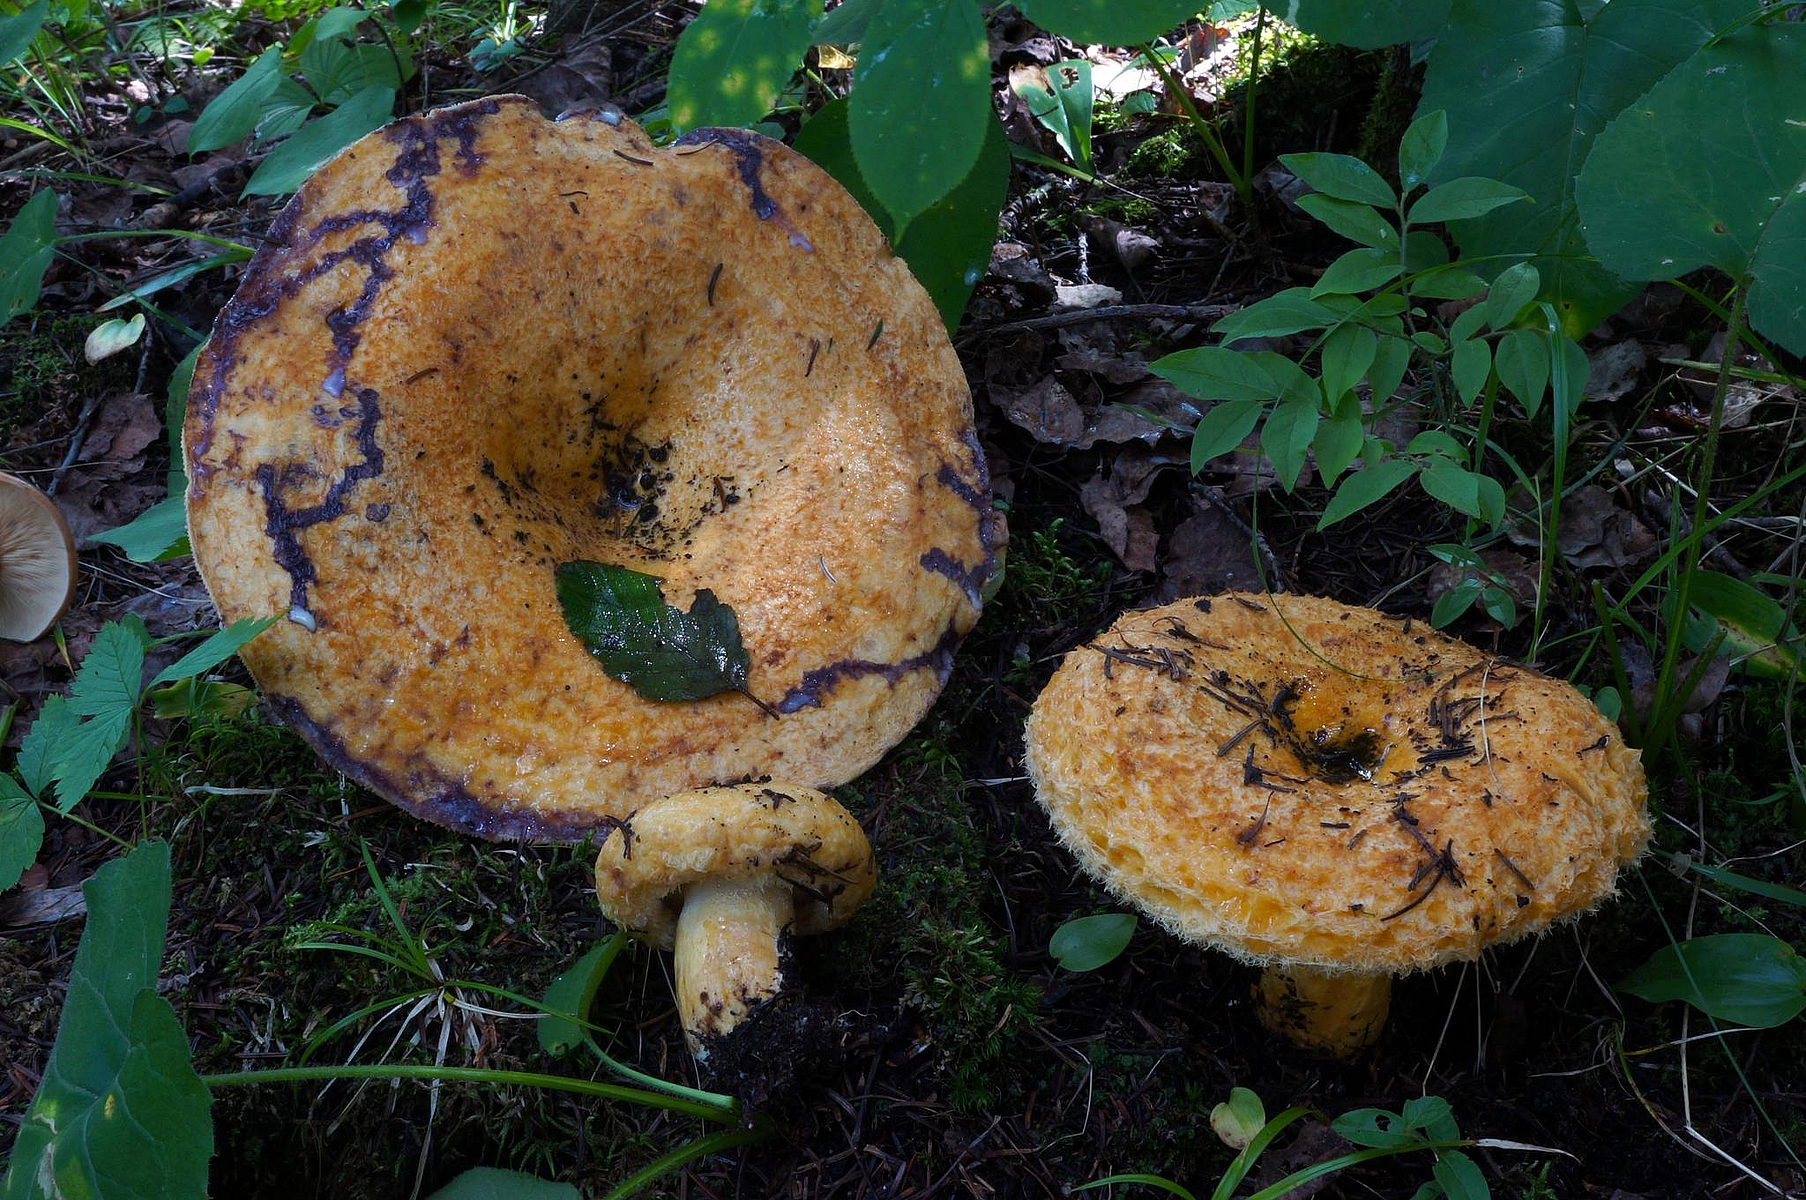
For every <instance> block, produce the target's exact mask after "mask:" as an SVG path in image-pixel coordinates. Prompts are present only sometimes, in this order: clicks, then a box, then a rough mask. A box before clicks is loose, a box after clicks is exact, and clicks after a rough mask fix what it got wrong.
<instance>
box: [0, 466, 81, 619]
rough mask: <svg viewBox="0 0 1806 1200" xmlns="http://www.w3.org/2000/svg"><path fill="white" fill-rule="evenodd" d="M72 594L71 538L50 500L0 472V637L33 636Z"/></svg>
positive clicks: (20, 481) (73, 557) (64, 604)
mask: <svg viewBox="0 0 1806 1200" xmlns="http://www.w3.org/2000/svg"><path fill="white" fill-rule="evenodd" d="M74 598H75V539H74V538H73V537H71V536H70V534H69V525H68V522H66V521H64V520H63V514H62V512H61V511H60V510H58V508H57V506H56V503H55V502H54V501H53V500H51V499H50V497H48V496H46V495H45V494H44V493H43V492H40V491H39V490H38V489H37V488H35V487H32V486H31V485H30V484H29V483H26V482H25V481H24V480H23V479H20V478H19V477H18V476H16V475H7V474H4V473H0V638H7V639H10V640H12V641H15V642H30V641H36V640H37V639H38V638H40V637H42V636H43V635H44V631H45V630H47V629H49V628H50V627H51V626H52V625H54V624H56V619H57V618H58V617H60V616H62V615H63V610H64V609H66V608H68V607H69V602H70V601H71V600H72V599H74Z"/></svg>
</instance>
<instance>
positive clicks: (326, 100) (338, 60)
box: [301, 35, 413, 108]
mask: <svg viewBox="0 0 1806 1200" xmlns="http://www.w3.org/2000/svg"><path fill="white" fill-rule="evenodd" d="M398 66H399V68H400V69H398ZM301 73H302V75H303V76H305V77H306V79H307V85H308V86H309V87H310V88H312V89H313V91H314V94H315V95H316V96H318V97H319V98H320V102H321V103H322V104H324V105H326V106H327V107H328V108H337V107H338V106H339V105H341V104H344V103H345V102H346V101H347V100H350V99H351V98H352V97H353V96H355V95H357V94H358V93H359V92H361V91H363V90H364V89H366V88H373V87H384V88H389V89H391V90H399V89H400V87H401V85H402V84H403V83H404V82H406V79H405V76H406V75H410V74H412V73H413V63H412V62H411V61H408V60H407V59H402V60H401V61H400V63H399V64H398V63H397V56H396V55H395V54H394V53H391V52H390V50H389V47H388V46H386V45H376V44H374V43H364V42H354V41H352V40H350V36H349V35H345V36H338V35H335V36H332V37H324V36H321V37H315V38H314V40H313V41H312V42H310V43H308V47H307V49H306V50H303V51H302V52H301Z"/></svg>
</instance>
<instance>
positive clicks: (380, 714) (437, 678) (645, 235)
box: [186, 96, 997, 838]
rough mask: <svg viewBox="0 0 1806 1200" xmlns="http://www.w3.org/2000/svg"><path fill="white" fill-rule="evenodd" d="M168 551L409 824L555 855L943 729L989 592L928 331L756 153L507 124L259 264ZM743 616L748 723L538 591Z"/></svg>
mask: <svg viewBox="0 0 1806 1200" xmlns="http://www.w3.org/2000/svg"><path fill="white" fill-rule="evenodd" d="M186 441H187V452H188V460H189V475H190V479H191V481H192V482H191V485H190V489H189V493H188V513H189V527H190V534H191V538H192V541H193V545H194V549H195V556H196V559H197V561H198V562H199V563H200V565H201V569H202V572H203V574H204V575H205V577H206V580H207V583H208V586H209V588H210V589H211V591H212V593H213V596H214V599H215V601H216V602H217V603H218V606H219V609H220V612H221V615H222V616H223V617H224V618H225V619H227V620H232V619H235V618H238V617H245V616H259V615H264V614H287V619H286V620H283V621H281V622H279V623H278V624H277V625H276V626H275V627H274V628H272V629H271V630H269V631H268V632H267V633H265V634H263V635H262V636H261V637H259V638H258V639H257V640H256V641H255V642H253V643H252V644H251V645H249V646H248V647H246V649H245V650H244V651H243V657H244V659H245V661H246V663H247V664H248V665H249V667H250V669H251V672H252V674H253V675H254V676H255V677H256V679H257V681H258V683H259V684H260V685H261V686H262V688H263V689H264V691H265V693H266V695H267V696H268V697H269V699H270V702H271V704H272V705H273V706H274V708H275V710H276V711H277V712H278V713H279V714H280V715H281V716H282V717H283V718H284V719H285V720H287V721H289V722H290V723H291V724H293V725H294V726H295V727H296V728H297V729H299V730H300V731H301V733H302V735H303V736H304V737H306V738H307V739H308V740H309V741H310V742H312V744H313V745H314V746H315V748H316V749H318V750H319V751H320V752H321V753H322V754H323V755H324V756H325V757H326V758H327V759H328V760H330V761H331V762H333V763H335V764H336V765H338V766H339V767H340V768H341V769H343V770H345V771H346V772H347V773H348V774H350V775H351V776H352V777H353V778H355V779H357V780H358V781H359V782H361V783H363V784H365V785H366V786H369V787H370V788H372V789H374V790H375V791H377V792H379V793H381V794H383V795H384V796H386V797H388V798H389V799H390V800H392V801H395V802H396V803H398V804H400V805H402V806H403V807H405V808H408V809H410V810H411V811H413V812H415V813H417V814H419V815H421V816H424V817H427V818H430V819H432V820H436V821H439V822H442V823H444V824H447V825H452V826H454V827H457V828H461V829H465V830H468V831H470V832H474V833H477V834H481V835H483V836H488V837H498V838H499V837H526V838H535V837H540V838H557V837H568V836H573V835H576V834H580V833H581V832H583V831H585V830H590V829H595V828H598V827H601V826H603V825H604V824H605V823H606V821H607V820H608V819H609V818H611V817H612V818H619V817H621V816H624V815H626V814H627V813H629V812H631V811H632V810H633V809H635V808H636V807H638V806H639V805H640V804H641V803H642V802H644V801H646V800H650V799H654V798H658V797H663V796H665V795H668V794H670V793H673V792H677V791H681V790H685V789H688V788H695V787H701V786H707V785H711V784H716V783H723V782H731V781H735V780H742V779H747V778H751V777H760V776H775V777H778V778H782V779H786V780H794V781H796V782H798V783H804V784H811V785H822V786H831V785H835V784H839V783H842V782H845V781H846V780H848V779H850V778H852V777H854V776H856V775H857V774H859V773H860V772H861V771H863V770H864V769H865V768H867V767H868V766H870V765H871V764H872V763H873V762H875V761H876V760H877V759H878V758H879V756H880V755H882V754H883V752H884V751H885V750H886V749H887V748H889V747H890V746H891V745H892V744H893V743H894V742H895V741H896V740H897V739H898V738H900V737H901V736H902V735H903V733H904V732H905V731H907V730H908V729H909V727H910V726H911V725H913V724H914V723H915V722H916V721H917V720H918V719H919V718H920V716H921V715H922V714H923V712H925V711H926V710H927V708H928V706H929V705H930V704H931V703H932V702H933V700H934V697H935V696H936V694H937V693H938V692H939V690H940V687H941V685H942V683H943V682H944V680H945V677H946V672H947V669H948V666H949V662H950V658H951V655H952V652H953V649H954V647H955V646H956V645H957V643H958V641H959V639H960V637H961V636H962V635H963V634H964V633H965V632H966V631H967V630H968V629H970V628H971V626H972V624H973V622H974V621H975V620H976V619H977V615H978V608H979V597H980V589H981V587H982V586H983V584H984V582H985V581H986V579H987V578H988V577H989V576H990V575H991V574H992V572H993V571H994V569H995V562H996V548H995V546H994V544H993V542H994V539H995V537H996V536H997V531H996V530H995V529H994V528H993V521H994V518H993V517H992V515H991V512H990V498H989V482H988V479H987V477H986V474H985V468H984V463H983V459H982V455H981V453H980V450H979V447H978V442H977V439H976V437H975V435H974V433H973V429H972V410H971V400H970V396H969V394H968V392H967V389H966V383H965V377H964V375H963V373H962V372H961V369H960V365H959V362H958V360H957V358H956V357H955V355H954V353H953V349H952V346H951V344H950V343H949V341H948V339H947V336H946V333H945V330H944V328H943V326H942V323H941V320H940V317H939V316H938V314H937V313H936V311H935V308H934V305H933V304H932V302H930V300H929V299H928V297H927V295H926V294H925V293H924V292H923V291H922V289H921V288H920V287H919V286H918V285H917V284H916V282H915V280H914V279H913V278H912V277H911V276H910V274H909V271H908V268H907V267H906V266H905V265H904V263H903V262H902V260H900V259H897V258H895V257H893V256H892V254H891V251H890V248H889V246H888V245H887V243H886V242H885V239H884V237H883V235H882V234H880V233H879V231H878V230H877V228H876V227H875V226H874V225H873V224H872V222H871V221H870V220H869V219H868V218H867V216H866V215H865V213H864V212H863V211H862V210H861V209H860V207H859V205H858V203H857V202H856V201H854V200H853V199H852V198H851V197H850V196H848V195H847V193H846V192H845V191H843V190H842V189H841V188H840V186H839V185H838V184H836V183H835V182H834V181H833V180H832V179H830V178H829V177H828V176H827V175H826V174H824V173H823V172H822V171H821V170H820V169H818V168H817V167H816V166H814V164H812V163H810V162H809V161H808V160H806V159H804V158H802V157H800V156H799V155H797V154H795V153H794V152H792V151H790V150H789V149H787V148H786V147H785V146H783V145H782V144H781V143H778V142H774V141H770V140H767V139H765V138H761V137H758V136H757V135H754V134H749V133H745V132H740V131H729V130H697V131H695V132H693V133H691V134H689V135H687V136H686V137H685V138H683V139H682V140H681V141H680V142H679V143H678V144H677V145H676V146H675V147H674V148H671V149H665V150H660V149H657V148H655V147H654V146H653V145H652V144H651V142H650V141H649V140H648V139H647V137H646V136H645V134H644V133H643V132H642V131H641V130H640V129H639V128H638V127H637V126H635V125H634V124H633V123H632V122H630V121H626V120H623V119H620V118H618V117H609V116H604V115H603V114H600V113H596V112H589V113H579V114H575V115H572V116H569V117H567V118H565V119H561V120H559V121H556V122H553V121H548V120H546V119H544V118H543V117H541V116H540V115H539V112H538V110H537V109H536V107H535V106H534V105H533V104H532V103H531V102H530V101H528V100H526V99H524V98H522V97H517V96H516V97H508V96H503V97H494V98H490V99H487V100H481V101H475V102H472V103H468V104H462V105H458V106H456V107H453V108H447V109H441V110H438V111H435V112H431V113H426V114H423V115H421V116H417V117H412V118H408V119H405V120H402V121H398V122H396V123H395V124H393V125H391V126H388V127H387V128H385V129H383V130H380V131H378V132H377V133H374V134H371V135H370V136H369V137H366V138H365V139H363V140H362V141H360V142H358V143H357V144H356V145H354V146H352V147H351V148H349V149H348V150H346V151H345V152H344V153H342V154H341V155H339V156H338V157H337V158H335V159H333V160H332V161H331V162H330V163H328V164H327V165H326V166H325V167H324V168H322V169H321V170H320V171H319V172H318V173H317V174H315V175H314V176H313V177H312V178H311V179H310V180H309V181H308V182H307V184H306V185H305V186H304V187H303V188H302V189H301V191H300V192H299V193H298V194H297V195H296V197H295V198H294V200H293V201H292V202H291V203H290V204H289V206H288V208H287V209H286V210H284V212H283V214H282V216H281V217H280V219H279V220H278V221H277V223H276V225H275V227H274V228H273V229H272V230H271V234H270V241H269V243H268V244H267V245H266V246H265V247H264V248H263V249H262V250H261V251H259V253H258V255H257V257H256V258H255V259H254V260H253V262H252V263H251V266H250V268H249V271H248V273H247V275H246V278H245V280H244V282H243V283H242V285H241V286H240V289H239V291H238V294H237V295H236V296H235V297H234V298H233V300H232V302H231V303H230V304H229V305H228V306H227V308H226V309H225V311H224V312H223V313H222V314H221V316H220V318H219V321H218V323H217V325H216V327H215V330H214V335H213V339H212V340H211V341H210V342H209V343H208V346H207V349H206V351H205V352H204V353H203V354H202V356H201V359H200V361H199V363H198V365H197V367H196V370H195V377H194V386H193V391H192V393H191V398H190V402H189V416H188V424H187V428H186ZM578 559H588V560H600V561H602V562H605V563H608V564H611V565H614V566H621V567H627V568H631V569H633V570H636V571H641V572H645V573H648V574H652V575H656V576H658V577H659V578H661V579H662V580H663V591H664V596H665V599H666V600H667V601H668V602H669V603H671V604H673V605H676V606H679V607H686V608H687V607H688V606H689V604H690V602H691V600H692V599H693V598H694V596H695V594H696V593H697V592H698V591H699V590H702V589H707V590H709V591H712V592H713V593H714V594H715V595H716V596H717V597H718V598H719V599H720V600H721V601H722V602H724V603H726V604H727V605H728V606H730V607H731V608H732V609H733V610H734V612H735V614H736V615H737V617H738V621H739V629H740V633H741V637H742V640H743V643H744V645H745V647H746V650H747V652H748V654H749V656H750V661H751V667H750V673H749V677H748V689H749V691H751V692H752V693H753V694H754V695H756V696H758V697H759V698H760V700H762V701H764V702H765V704H767V705H768V706H769V707H770V708H771V709H772V710H773V711H774V712H775V713H777V714H778V717H777V719H775V720H774V719H772V717H771V716H770V715H768V714H766V713H765V712H763V711H761V709H760V708H759V706H757V705H755V704H754V703H752V702H750V701H749V700H748V699H747V698H746V697H745V696H738V695H733V694H723V695H719V696H715V697H712V698H710V699H706V700H699V701H686V702H676V703H660V702H655V701H651V700H646V699H642V698H641V697H640V696H639V695H638V694H637V693H636V692H635V691H634V690H633V689H631V688H630V687H629V686H628V685H627V684H624V683H621V682H619V681H617V680H616V679H613V678H610V677H608V676H607V675H605V674H603V673H602V671H601V670H600V669H599V667H598V666H597V664H596V663H595V662H594V661H593V660H592V659H591V658H590V656H589V654H588V653H587V652H586V650H585V648H584V647H583V646H582V645H581V644H580V643H579V642H578V640H577V639H576V638H575V637H573V636H572V634H571V632H570V630H569V628H568V627H567V625H566V623H565V620H564V617H563V615H562V613H561V609H560V606H559V603H558V600H557V598H556V595H555V592H554V568H555V567H556V566H557V564H559V563H562V562H566V561H572V560H578Z"/></svg>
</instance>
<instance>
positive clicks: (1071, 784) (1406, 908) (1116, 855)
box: [1028, 596, 1649, 972]
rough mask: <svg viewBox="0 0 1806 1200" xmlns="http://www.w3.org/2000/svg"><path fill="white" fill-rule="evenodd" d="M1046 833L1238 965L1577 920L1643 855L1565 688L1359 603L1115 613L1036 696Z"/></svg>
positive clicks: (1644, 829)
mask: <svg viewBox="0 0 1806 1200" xmlns="http://www.w3.org/2000/svg"><path fill="white" fill-rule="evenodd" d="M1028 767H1029V773H1030V774H1031V775H1032V776H1033V777H1034V780H1035V785H1036V787H1037V789H1038V792H1039V795H1040V799H1041V802H1042V804H1043V805H1045V806H1046V808H1047V810H1048V812H1049V814H1050V815H1051V816H1052V818H1053V823H1054V827H1055V828H1056V829H1057V830H1058V831H1059V833H1060V836H1061V838H1062V840H1064V841H1065V843H1066V845H1067V846H1068V847H1070V848H1071V849H1072V851H1073V853H1074V854H1075V855H1077V857H1078V858H1079V860H1080V862H1082V863H1083V864H1084V865H1085V866H1086V867H1087V868H1088V869H1090V871H1091V872H1092V873H1093V874H1095V875H1097V876H1098V877H1100V878H1101V879H1103V880H1104V882H1105V883H1106V884H1107V885H1108V886H1109V887H1110V889H1111V890H1112V891H1113V892H1115V893H1116V894H1117V895H1118V896H1120V897H1122V898H1123V899H1125V900H1127V901H1129V902H1131V903H1134V904H1137V905H1139V906H1140V907H1141V908H1142V909H1144V910H1145V911H1147V912H1148V913H1150V914H1151V915H1153V916H1154V917H1155V918H1157V919H1158V920H1160V921H1161V922H1162V923H1163V924H1165V925H1167V926H1168V927H1169V928H1171V929H1172V930H1173V931H1174V932H1176V933H1179V934H1181V935H1182V936H1185V937H1188V938H1191V939H1193V940H1196V941H1202V942H1208V943H1211V944H1214V945H1217V946H1219V947H1221V948H1223V949H1225V950H1227V951H1229V952H1230V953H1232V954H1235V955H1238V956H1240V957H1242V958H1244V959H1249V960H1256V961H1264V962H1294V963H1304V964H1310V965H1314V966H1321V967H1327V968H1331V969H1342V970H1358V971H1365V972H1403V971H1409V970H1413V969H1416V968H1420V967H1428V966H1433V965H1435V964H1437V963H1441V962H1447V961H1450V960H1454V959H1463V958H1472V957H1474V956H1475V955H1477V954H1478V953H1479V952H1480V950H1481V949H1482V948H1484V947H1485V946H1486V945H1487V944H1489V943H1491V942H1495V941H1505V940H1510V939H1512V938H1517V937H1522V936H1524V935H1526V934H1529V933H1532V932H1535V931H1537V930H1540V929H1543V928H1545V927H1546V926H1548V925H1549V924H1550V922H1552V921H1557V920H1560V919H1562V918H1563V917H1566V916H1570V915H1572V914H1575V913H1578V912H1581V911H1583V910H1585V909H1588V908H1590V907H1592V906H1593V905H1594V904H1595V903H1597V902H1598V901H1599V900H1600V899H1602V898H1603V897H1605V896H1606V895H1608V894H1610V892H1611V891H1612V889H1613V886H1614V881H1615V879H1616V877H1617V873H1618V868H1619V867H1620V866H1622V865H1624V864H1626V863H1628V862H1630V861H1631V860H1633V859H1634V858H1635V857H1636V856H1637V854H1638V853H1639V852H1640V851H1641V850H1642V848H1643V845H1644V843H1645V842H1646V841H1647V840H1648V837H1649V822H1648V819H1647V818H1646V816H1645V815H1644V811H1643V801H1644V797H1645V787H1644V780H1643V768H1642V764H1641V762H1640V760H1639V759H1638V756H1637V753H1636V751H1634V750H1630V749H1627V748H1626V747H1625V745H1624V742H1623V740H1622V739H1621V738H1620V737H1619V736H1618V731H1617V729H1616V728H1615V727H1614V726H1613V725H1612V724H1611V723H1610V722H1608V721H1606V720H1605V719H1604V718H1603V717H1602V716H1600V714H1599V711H1598V710H1597V709H1596V708H1595V707H1594V706H1593V704H1592V702H1591V701H1589V700H1587V699H1586V698H1585V697H1583V696H1581V695H1580V693H1578V692H1576V691H1575V690H1574V689H1573V688H1572V687H1570V686H1568V685H1567V684H1566V683H1562V682H1560V681H1558V680H1554V679H1550V678H1548V677H1546V676H1543V675H1540V674H1538V673H1537V672H1535V671H1533V670H1530V669H1529V668H1527V667H1522V666H1517V665H1514V664H1510V663H1507V662H1505V661H1503V660H1500V659H1497V658H1492V657H1489V656H1487V655H1485V654H1482V653H1480V652H1479V651H1478V650H1475V649H1474V648H1473V647H1471V646H1468V645H1465V644H1464V643H1461V642H1458V641H1455V640H1454V639H1452V638H1447V637H1444V636H1442V635H1441V634H1439V633H1437V632H1436V631H1435V630H1433V629H1431V628H1429V627H1428V626H1426V625H1419V624H1414V623H1413V622H1410V621H1399V620H1395V619H1393V618H1391V617H1387V616H1385V615H1383V614H1381V613H1377V612H1374V611H1372V610H1371V609H1364V608H1353V607H1349V606H1347V605H1343V604H1339V603H1336V602H1334V601H1331V600H1324V599H1319V598H1316V597H1310V596H1259V597H1256V596H1214V597H1212V598H1210V599H1209V600H1195V601H1190V600H1188V601H1181V602H1179V603H1176V604H1170V605H1167V606H1165V607H1163V608H1157V609H1153V610H1150V611H1147V612H1137V613H1130V614H1128V615H1126V616H1124V617H1123V618H1122V619H1121V620H1119V621H1118V622H1117V623H1116V625H1115V626H1114V627H1112V628H1111V629H1110V630H1109V631H1108V632H1106V633H1104V634H1103V635H1101V636H1100V637H1099V638H1098V639H1097V641H1096V642H1094V643H1092V644H1091V645H1089V646H1082V647H1080V648H1079V649H1077V650H1074V651H1073V652H1072V653H1071V654H1069V655H1068V656H1067V658H1066V661H1065V662H1064V663H1063V664H1062V665H1061V667H1060V669H1059V670H1058V671H1057V672H1056V673H1055V674H1054V677H1053V679H1052V681H1051V682H1050V683H1049V684H1048V686H1047V688H1046V690H1045V691H1044V692H1043V693H1042V694H1041V696H1040V697H1039V699H1037V700H1036V702H1035V707H1034V712H1033V714H1032V715H1031V716H1030V718H1029V723H1028Z"/></svg>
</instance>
